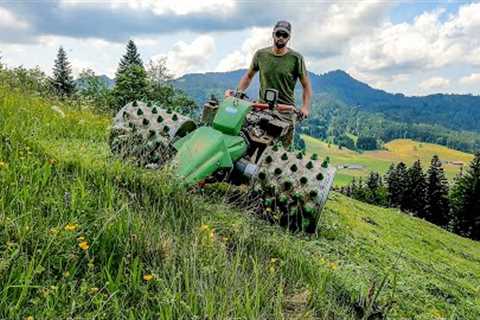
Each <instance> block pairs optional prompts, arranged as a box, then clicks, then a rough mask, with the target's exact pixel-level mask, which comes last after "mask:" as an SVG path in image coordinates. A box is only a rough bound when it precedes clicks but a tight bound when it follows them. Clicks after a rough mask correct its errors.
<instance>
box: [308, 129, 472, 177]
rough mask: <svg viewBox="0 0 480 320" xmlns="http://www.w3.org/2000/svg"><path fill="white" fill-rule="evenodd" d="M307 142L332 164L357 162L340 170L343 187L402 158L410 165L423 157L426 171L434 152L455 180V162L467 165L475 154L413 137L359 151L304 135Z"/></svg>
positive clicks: (384, 170)
mask: <svg viewBox="0 0 480 320" xmlns="http://www.w3.org/2000/svg"><path fill="white" fill-rule="evenodd" d="M303 139H304V140H305V143H306V145H307V153H314V152H315V153H318V154H319V156H320V157H324V156H325V155H328V156H329V157H330V159H331V162H332V164H334V165H336V166H338V165H345V164H348V165H358V166H359V167H360V168H359V169H337V174H336V177H335V182H334V183H335V185H337V186H343V185H347V184H349V183H350V181H351V180H352V178H353V177H366V176H367V175H368V173H369V172H370V171H377V172H380V173H382V174H384V173H386V172H387V170H388V168H389V167H390V164H391V163H392V162H393V163H398V162H400V161H403V162H404V163H405V164H406V165H407V166H411V165H412V163H413V162H414V161H415V160H417V159H420V160H421V162H422V167H423V169H424V170H427V168H428V166H429V165H430V160H431V158H432V156H433V155H434V154H436V155H438V156H439V157H440V160H442V161H443V162H444V164H443V167H444V170H445V173H446V175H447V177H448V178H449V179H453V178H454V177H455V175H457V174H458V172H459V171H460V165H458V164H457V165H455V164H453V163H452V162H462V163H463V164H464V165H468V163H469V162H470V161H471V160H472V159H473V155H471V154H469V153H465V152H461V151H457V150H453V149H450V148H447V147H444V146H440V145H437V144H433V143H424V142H418V141H414V140H410V139H396V140H393V141H390V142H389V143H386V144H385V146H384V148H385V150H375V151H365V152H362V153H360V152H356V151H352V150H348V149H346V148H342V149H339V148H338V146H336V145H334V144H331V145H330V147H329V146H328V143H326V142H324V141H320V140H318V139H315V138H313V137H310V136H303Z"/></svg>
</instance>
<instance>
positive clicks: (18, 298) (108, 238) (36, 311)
mask: <svg viewBox="0 0 480 320" xmlns="http://www.w3.org/2000/svg"><path fill="white" fill-rule="evenodd" d="M53 105H56V106H59V107H60V108H62V109H63V111H64V112H65V117H62V116H61V114H59V113H58V112H55V111H53V110H52V106H53ZM109 124H110V119H109V118H107V117H104V116H97V115H94V114H92V113H90V112H89V111H88V110H77V109H76V108H75V107H68V106H65V105H64V104H61V103H59V102H58V101H56V102H51V101H47V100H43V99H41V98H38V97H30V96H28V95H26V94H24V93H22V92H18V91H16V90H12V89H5V88H2V87H1V85H0V186H1V188H2V189H1V193H0V297H1V299H0V319H25V318H30V317H31V318H34V319H65V318H71V319H94V318H95V319H139V318H141V319H379V318H380V317H387V318H390V319H400V318H405V319H429V320H430V319H479V318H480V277H479V276H478V275H479V274H480V243H478V242H474V241H471V240H468V239H464V238H461V237H459V236H457V235H454V234H451V233H448V232H446V231H444V230H442V229H440V228H438V227H436V226H434V225H432V224H429V223H426V222H424V221H422V220H419V219H416V218H412V217H410V216H408V215H406V214H403V213H401V212H399V211H397V210H392V209H382V208H378V207H374V206H370V205H367V204H363V203H360V202H357V201H355V200H352V199H349V198H347V197H344V196H342V195H340V194H336V193H332V194H331V196H330V200H329V201H328V203H327V207H326V209H325V210H324V212H323V214H322V217H321V221H320V224H319V226H318V233H317V234H316V235H311V236H309V235H305V234H291V233H289V232H287V231H286V230H284V229H282V228H280V227H277V226H273V225H270V224H268V223H266V222H264V221H263V220H261V219H258V218H256V217H254V216H253V215H252V214H251V213H249V212H244V211H242V210H240V209H239V208H232V207H229V206H228V205H226V204H224V203H223V202H222V199H221V198H219V197H212V196H209V197H205V196H204V195H203V194H202V192H201V191H195V190H194V191H193V192H192V191H191V190H185V189H183V188H182V187H180V184H178V183H177V182H176V180H175V179H174V178H172V177H171V176H170V175H169V174H168V172H164V171H147V170H143V169H138V168H135V167H133V166H131V165H129V164H125V163H121V162H119V161H118V160H116V159H115V158H113V157H112V156H111V155H110V153H109V151H108V146H107V142H106V141H107V137H108V132H109ZM374 315H376V316H374Z"/></svg>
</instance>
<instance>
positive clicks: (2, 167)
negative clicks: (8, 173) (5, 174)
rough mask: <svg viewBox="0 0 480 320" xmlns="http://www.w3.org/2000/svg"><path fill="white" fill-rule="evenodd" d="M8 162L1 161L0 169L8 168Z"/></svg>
mask: <svg viewBox="0 0 480 320" xmlns="http://www.w3.org/2000/svg"><path fill="white" fill-rule="evenodd" d="M7 167H8V164H7V163H6V162H3V161H0V169H6V168H7Z"/></svg>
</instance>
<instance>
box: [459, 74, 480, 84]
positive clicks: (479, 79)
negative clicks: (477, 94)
mask: <svg viewBox="0 0 480 320" xmlns="http://www.w3.org/2000/svg"><path fill="white" fill-rule="evenodd" d="M460 83H461V84H464V85H478V86H480V73H472V74H471V75H469V76H466V77H463V78H461V79H460Z"/></svg>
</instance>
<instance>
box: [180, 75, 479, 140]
mask: <svg viewBox="0 0 480 320" xmlns="http://www.w3.org/2000/svg"><path fill="white" fill-rule="evenodd" d="M244 72H245V70H236V71H231V72H208V73H203V74H199V73H196V74H187V75H184V76H183V77H181V78H178V79H176V80H173V84H174V86H175V87H177V88H180V89H182V90H184V91H185V92H186V93H187V94H189V95H190V96H191V97H193V98H194V99H195V100H196V101H197V102H198V103H199V104H201V103H203V102H204V101H205V100H206V99H207V98H208V97H209V95H211V94H215V95H219V96H222V95H223V92H224V91H225V89H227V88H235V87H236V86H237V84H238V81H239V80H240V78H241V76H242V75H243V73H244ZM310 80H311V82H312V88H313V91H314V95H315V96H316V97H317V98H318V97H322V96H323V97H325V96H326V95H327V96H330V97H332V98H334V99H336V100H338V101H339V102H341V103H343V104H346V105H349V106H352V107H358V108H359V109H360V110H362V111H366V112H371V113H381V114H383V115H384V116H385V118H387V119H390V120H394V121H399V122H405V123H428V124H436V125H442V126H444V127H446V128H450V129H454V130H468V131H476V132H480V96H473V95H456V94H435V95H429V96H422V97H408V96H405V95H403V94H392V93H388V92H385V91H383V90H378V89H375V88H372V87H370V86H369V85H368V84H366V83H363V82H361V81H358V80H356V79H354V78H353V77H351V76H350V75H349V74H348V73H346V72H345V71H342V70H335V71H331V72H327V73H325V74H321V75H317V74H315V73H310ZM297 91H298V92H297V93H300V90H297ZM257 92H258V80H257V79H254V81H253V82H252V85H251V86H250V88H249V90H248V91H247V94H248V95H249V96H250V97H256V96H257Z"/></svg>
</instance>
